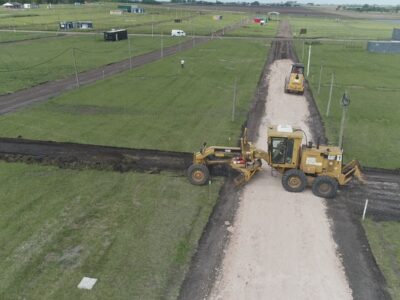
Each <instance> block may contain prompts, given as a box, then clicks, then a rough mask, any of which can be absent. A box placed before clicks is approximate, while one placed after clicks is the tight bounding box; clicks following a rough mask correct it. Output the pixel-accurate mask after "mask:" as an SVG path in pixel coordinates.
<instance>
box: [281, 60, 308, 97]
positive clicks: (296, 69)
mask: <svg viewBox="0 0 400 300" xmlns="http://www.w3.org/2000/svg"><path fill="white" fill-rule="evenodd" d="M285 93H297V94H303V93H304V65H303V64H293V65H292V69H291V71H290V75H289V77H287V78H286V80H285Z"/></svg>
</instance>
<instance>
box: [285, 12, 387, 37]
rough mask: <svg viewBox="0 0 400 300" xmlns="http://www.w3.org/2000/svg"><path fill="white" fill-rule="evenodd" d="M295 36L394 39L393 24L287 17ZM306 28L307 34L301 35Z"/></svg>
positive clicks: (344, 19)
mask: <svg viewBox="0 0 400 300" xmlns="http://www.w3.org/2000/svg"><path fill="white" fill-rule="evenodd" d="M287 19H288V21H289V22H290V25H291V28H292V32H293V35H294V36H295V37H301V38H331V39H364V40H365V39H379V40H382V39H383V40H389V39H391V37H392V30H393V24H390V23H383V22H375V21H369V20H356V19H347V18H333V17H332V18H310V17H287ZM301 28H306V29H307V34H305V35H304V34H303V35H300V34H299V33H300V29H301Z"/></svg>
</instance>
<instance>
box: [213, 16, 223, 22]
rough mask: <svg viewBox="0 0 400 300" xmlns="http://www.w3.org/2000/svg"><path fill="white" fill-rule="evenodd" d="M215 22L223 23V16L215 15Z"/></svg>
mask: <svg viewBox="0 0 400 300" xmlns="http://www.w3.org/2000/svg"><path fill="white" fill-rule="evenodd" d="M213 20H214V21H221V20H222V16H221V15H215V16H213Z"/></svg>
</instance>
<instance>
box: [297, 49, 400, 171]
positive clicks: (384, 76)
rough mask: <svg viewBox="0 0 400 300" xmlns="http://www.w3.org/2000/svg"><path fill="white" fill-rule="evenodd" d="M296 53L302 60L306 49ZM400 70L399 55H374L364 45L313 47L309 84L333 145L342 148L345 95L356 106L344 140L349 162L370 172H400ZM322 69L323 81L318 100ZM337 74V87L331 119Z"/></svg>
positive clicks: (348, 119) (349, 112) (352, 109)
mask: <svg viewBox="0 0 400 300" xmlns="http://www.w3.org/2000/svg"><path fill="white" fill-rule="evenodd" d="M307 51H308V46H306V51H305V52H307ZM297 52H298V53H300V55H299V56H300V58H301V53H302V44H301V43H297ZM306 57H307V55H305V63H306ZM399 64H400V55H396V54H377V53H369V52H367V51H366V49H365V42H344V43H340V42H337V43H328V42H323V43H322V44H316V45H314V46H313V47H312V60H311V69H310V75H309V78H308V80H309V82H310V83H311V88H312V90H313V93H314V97H315V99H316V101H317V104H318V107H319V110H320V112H321V114H322V116H323V121H324V123H325V129H326V133H327V136H328V138H329V140H330V142H331V143H333V144H336V143H337V142H338V136H339V130H340V121H341V115H342V107H341V105H340V103H341V102H340V101H341V97H342V95H343V93H344V92H345V91H347V92H348V95H349V97H350V100H351V103H350V107H349V111H348V114H347V116H348V118H347V123H346V128H345V132H344V140H343V147H344V150H345V157H346V159H347V160H349V159H353V158H356V159H359V160H360V162H361V164H362V165H364V166H370V167H380V168H388V169H395V168H400V157H399V156H398V155H397V153H398V149H399V148H400V120H399V118H398V111H400V103H399V101H398V99H399V97H400V88H399V85H398V72H397V70H396V68H395V66H397V65H399ZM321 65H323V75H322V80H321V82H322V84H321V92H320V94H318V82H319V73H320V66H321ZM332 73H334V74H335V81H334V89H333V96H332V102H331V110H330V115H329V117H327V116H326V109H327V104H328V99H329V89H330V80H331V74H332Z"/></svg>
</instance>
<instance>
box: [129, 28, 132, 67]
mask: <svg viewBox="0 0 400 300" xmlns="http://www.w3.org/2000/svg"><path fill="white" fill-rule="evenodd" d="M128 44H129V69H130V70H132V48H131V39H130V38H129V35H128Z"/></svg>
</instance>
